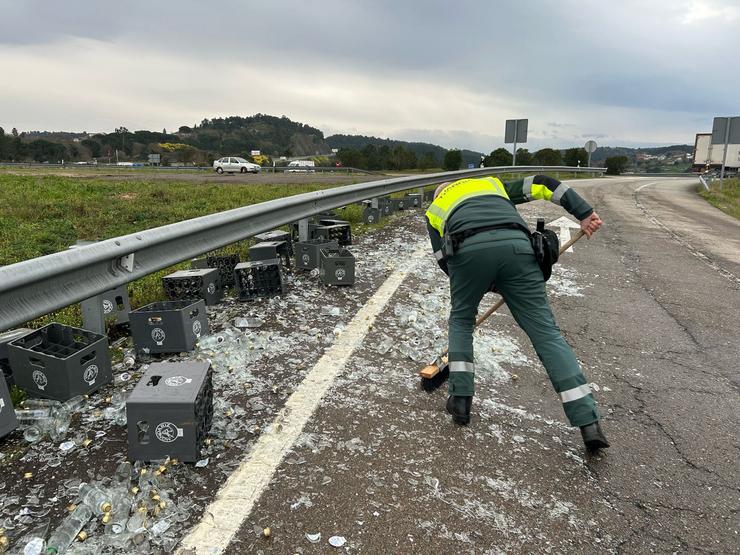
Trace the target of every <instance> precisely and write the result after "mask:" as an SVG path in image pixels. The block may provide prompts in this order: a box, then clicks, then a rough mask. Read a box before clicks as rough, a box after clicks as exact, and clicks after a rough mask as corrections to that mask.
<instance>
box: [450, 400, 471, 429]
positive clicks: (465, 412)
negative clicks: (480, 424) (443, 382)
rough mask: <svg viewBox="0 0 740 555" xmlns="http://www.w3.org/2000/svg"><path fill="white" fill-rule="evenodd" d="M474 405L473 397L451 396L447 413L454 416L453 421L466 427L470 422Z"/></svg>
mask: <svg viewBox="0 0 740 555" xmlns="http://www.w3.org/2000/svg"><path fill="white" fill-rule="evenodd" d="M472 404H473V397H472V396H465V397H464V396H462V395H450V396H449V397H448V398H447V412H449V413H450V414H451V415H452V420H453V421H455V422H456V423H457V424H461V425H463V426H464V425H466V424H467V423H468V422H470V405H472Z"/></svg>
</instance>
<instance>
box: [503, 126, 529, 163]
mask: <svg viewBox="0 0 740 555" xmlns="http://www.w3.org/2000/svg"><path fill="white" fill-rule="evenodd" d="M528 125H529V120H528V119H507V120H506V132H505V133H504V143H505V144H511V143H514V158H513V162H512V166H516V145H517V143H526V142H527V126H528Z"/></svg>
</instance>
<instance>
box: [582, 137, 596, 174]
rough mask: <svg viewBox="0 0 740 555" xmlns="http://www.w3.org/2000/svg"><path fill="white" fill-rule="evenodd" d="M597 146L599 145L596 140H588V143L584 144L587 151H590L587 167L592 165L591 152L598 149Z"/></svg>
mask: <svg viewBox="0 0 740 555" xmlns="http://www.w3.org/2000/svg"><path fill="white" fill-rule="evenodd" d="M597 146H598V145H597V144H596V141H586V144H585V145H583V148H585V149H586V152H588V164H587V165H586V167H587V168H590V167H591V154H593V153H594V152H595V151H596V147H597Z"/></svg>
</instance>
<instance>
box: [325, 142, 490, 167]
mask: <svg viewBox="0 0 740 555" xmlns="http://www.w3.org/2000/svg"><path fill="white" fill-rule="evenodd" d="M326 142H327V143H328V144H329V146H330V147H331V148H338V149H342V148H352V149H356V150H362V149H364V148H365V147H367V146H368V145H373V146H375V147H377V148H382V147H384V146H385V147H388V148H389V149H391V150H393V149H394V148H397V147H399V146H401V147H403V148H405V149H407V150H410V151H411V152H413V153H414V154H415V155H416V157H417V159H421V158H422V157H423V156H425V155H428V154H431V155H432V157H433V158H434V160H435V161H436V162H437V164H438V165H441V163H442V160H443V159H444V156H445V153H446V152H447V150H448V149H446V148H444V147H442V146H439V145H435V144H431V143H421V142H409V141H398V140H395V139H381V138H379V137H368V136H366V135H331V136H329V137H327V138H326ZM460 152H461V153H462V157H463V165H464V166H466V165H467V164H475V165H476V166H477V165H478V164H479V163H480V158H481V156H482V153H480V152H475V151H473V150H461V151H460Z"/></svg>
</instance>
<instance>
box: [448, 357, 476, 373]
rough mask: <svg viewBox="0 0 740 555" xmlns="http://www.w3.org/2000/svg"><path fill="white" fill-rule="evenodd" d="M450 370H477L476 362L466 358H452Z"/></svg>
mask: <svg viewBox="0 0 740 555" xmlns="http://www.w3.org/2000/svg"><path fill="white" fill-rule="evenodd" d="M450 372H475V363H473V362H465V361H464V360H451V361H450Z"/></svg>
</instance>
